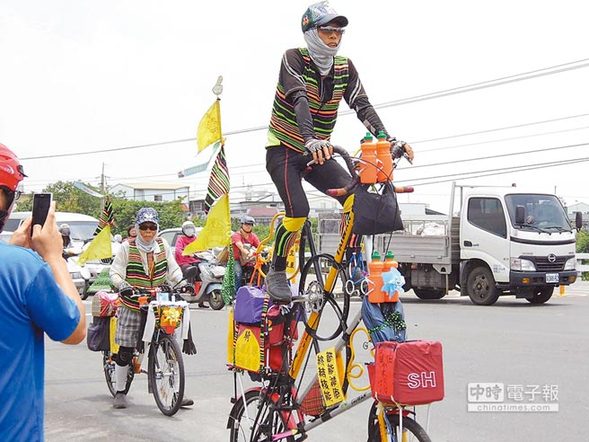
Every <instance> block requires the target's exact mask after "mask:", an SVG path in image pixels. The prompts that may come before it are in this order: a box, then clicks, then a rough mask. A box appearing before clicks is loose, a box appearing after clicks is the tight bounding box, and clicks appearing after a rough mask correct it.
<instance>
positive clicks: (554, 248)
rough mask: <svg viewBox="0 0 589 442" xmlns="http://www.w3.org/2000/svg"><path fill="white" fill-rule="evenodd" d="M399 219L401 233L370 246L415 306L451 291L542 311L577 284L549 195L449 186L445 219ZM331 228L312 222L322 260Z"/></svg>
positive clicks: (566, 235) (570, 238) (567, 239)
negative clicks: (563, 288)
mask: <svg viewBox="0 0 589 442" xmlns="http://www.w3.org/2000/svg"><path fill="white" fill-rule="evenodd" d="M457 194H459V195H458V196H457ZM457 197H458V201H457V202H459V207H458V210H455V208H454V207H455V206H454V202H455V200H456V199H457ZM578 215H580V214H578ZM401 216H402V219H403V223H404V227H405V229H404V230H403V231H400V232H395V233H393V234H383V235H376V236H374V241H373V243H372V246H373V248H374V250H378V251H379V252H380V254H381V256H382V255H383V253H385V252H386V251H387V250H392V251H393V253H394V254H395V257H396V260H397V261H398V262H399V269H400V271H401V273H403V275H404V276H405V280H406V286H405V287H404V288H405V290H409V289H413V291H414V293H415V294H416V295H417V296H418V297H419V298H421V299H440V298H442V297H443V296H445V295H446V294H447V293H448V291H449V290H453V289H456V290H459V291H460V294H461V295H463V296H466V295H468V296H469V297H470V299H471V300H472V302H473V303H475V304H479V305H491V304H494V303H495V302H496V301H497V299H498V297H499V296H500V295H515V296H516V297H517V298H525V299H527V300H528V301H529V302H531V303H532V304H542V303H545V302H546V301H548V300H549V299H550V297H551V296H552V293H553V291H554V288H555V287H557V286H559V285H569V284H572V283H574V282H575V280H576V278H577V271H576V269H575V265H576V260H575V229H574V228H573V226H571V223H570V222H569V219H568V217H567V214H566V212H565V210H564V208H563V206H562V204H561V202H560V200H559V199H558V198H557V197H556V196H555V195H551V194H544V193H534V192H522V191H520V190H518V189H517V188H515V187H507V188H505V187H472V186H460V185H456V184H455V183H453V185H452V190H451V194H450V210H449V211H448V215H443V214H426V213H425V210H424V213H422V214H411V215H408V214H403V213H402V215H401ZM331 224H333V222H332V223H331ZM331 224H330V223H329V221H328V220H325V219H324V220H320V222H319V229H318V230H319V232H318V243H319V249H320V252H321V253H333V251H330V250H328V249H330V248H331V247H332V244H330V243H331V242H333V239H334V238H335V235H334V233H331V234H328V233H327V232H326V230H332V231H333V227H334V226H333V225H331ZM580 227H581V218H580V217H579V216H577V219H576V228H577V229H580ZM322 230H323V232H322Z"/></svg>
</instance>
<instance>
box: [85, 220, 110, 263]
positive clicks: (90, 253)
mask: <svg viewBox="0 0 589 442" xmlns="http://www.w3.org/2000/svg"><path fill="white" fill-rule="evenodd" d="M105 258H112V245H111V241H110V225H108V224H107V225H106V226H104V228H103V229H102V230H101V231H100V233H99V234H98V235H96V236H95V237H94V239H93V240H92V242H91V243H90V244H89V245H88V248H87V249H86V250H84V251H83V252H82V254H81V255H80V257H79V258H78V264H79V265H81V266H83V265H84V264H85V263H86V261H91V260H94V259H105Z"/></svg>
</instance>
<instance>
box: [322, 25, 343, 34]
mask: <svg viewBox="0 0 589 442" xmlns="http://www.w3.org/2000/svg"><path fill="white" fill-rule="evenodd" d="M318 29H319V30H320V31H321V32H325V33H326V34H331V33H332V32H335V33H336V34H339V35H342V34H343V33H344V32H346V30H345V29H344V28H336V27H334V26H319V28H318Z"/></svg>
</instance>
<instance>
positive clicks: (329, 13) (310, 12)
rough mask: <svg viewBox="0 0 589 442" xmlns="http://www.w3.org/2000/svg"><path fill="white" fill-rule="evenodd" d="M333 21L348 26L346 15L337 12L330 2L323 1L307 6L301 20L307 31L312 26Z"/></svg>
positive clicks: (304, 29)
mask: <svg viewBox="0 0 589 442" xmlns="http://www.w3.org/2000/svg"><path fill="white" fill-rule="evenodd" d="M331 21H335V22H336V23H337V24H338V25H339V26H341V27H342V28H343V27H345V26H348V19H347V18H346V17H344V16H343V15H339V14H338V13H337V12H335V9H333V8H332V7H331V6H330V5H329V3H328V2H326V1H322V2H319V3H314V4H312V5H311V6H309V7H308V8H307V10H306V11H305V13H304V14H303V18H302V20H301V28H302V30H303V32H305V31H307V30H309V29H311V28H316V27H318V26H323V25H326V24H327V23H329V22H331Z"/></svg>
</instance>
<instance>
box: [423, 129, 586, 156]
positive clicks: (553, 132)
mask: <svg viewBox="0 0 589 442" xmlns="http://www.w3.org/2000/svg"><path fill="white" fill-rule="evenodd" d="M585 129H589V126H581V127H573V128H570V129H561V130H555V131H550V132H541V133H536V134H529V135H519V136H516V137H507V138H497V139H495V140H486V141H478V142H476V143H466V144H455V145H453V146H444V147H436V148H432V149H423V150H421V149H420V150H419V153H424V152H435V151H438V150H449V149H458V148H461V147H470V146H480V145H482V144H492V143H500V142H502V141H513V140H523V139H525V138H533V137H543V136H545V135H555V134H562V133H566V132H574V131H578V130H585Z"/></svg>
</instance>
